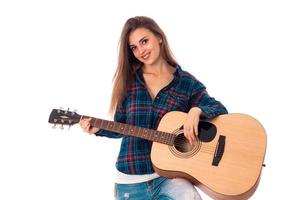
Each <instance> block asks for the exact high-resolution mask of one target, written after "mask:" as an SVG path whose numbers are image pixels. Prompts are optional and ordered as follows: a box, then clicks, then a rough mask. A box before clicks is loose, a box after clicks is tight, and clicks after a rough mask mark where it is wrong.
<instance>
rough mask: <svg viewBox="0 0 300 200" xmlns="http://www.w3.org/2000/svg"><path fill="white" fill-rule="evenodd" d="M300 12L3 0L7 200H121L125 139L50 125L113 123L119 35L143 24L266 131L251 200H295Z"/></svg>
mask: <svg viewBox="0 0 300 200" xmlns="http://www.w3.org/2000/svg"><path fill="white" fill-rule="evenodd" d="M108 2H109V3H108ZM299 10H300V7H299V5H298V4H297V3H296V1H289V0H285V1H276V0H273V1H264V0H259V1H256V0H254V1H205V2H200V1H183V0H182V1H174V0H172V1H171V0H170V1H156V0H152V1H142V0H138V1H136V0H134V1H130V0H129V1H121V0H120V1H116V0H110V1H107V2H105V3H104V2H100V1H96V0H95V1H79V0H77V1H74V0H73V1H67V0H52V1H37V0H36V1H34V0H28V1H16V0H9V1H8V0H4V1H1V3H0V67H1V68H0V69H1V73H0V87H1V97H0V101H1V104H0V113H1V115H0V123H1V129H0V133H1V134H0V199H3V200H10V199H32V200H39V199H43V200H48V199H49V200H53V199H90V200H92V199H95V200H96V199H113V177H114V174H113V173H114V171H113V167H114V162H115V159H116V156H117V153H118V148H119V140H113V139H107V138H100V137H95V136H90V135H87V134H85V133H83V132H82V131H81V129H80V128H79V127H78V126H77V125H76V126H73V127H72V128H71V129H70V130H69V131H68V130H63V131H62V130H60V129H55V130H54V129H52V128H51V125H49V124H48V122H47V121H48V116H49V114H50V112H51V110H52V108H59V107H60V106H62V107H64V108H68V107H70V108H76V109H78V110H79V111H78V113H79V114H86V115H90V116H94V117H99V118H105V119H110V117H109V116H108V114H107V113H108V107H109V101H110V93H111V81H112V77H113V74H114V71H115V66H116V62H117V46H118V41H119V36H120V33H121V29H122V26H123V24H124V23H125V21H126V20H127V19H128V18H129V17H133V16H136V15H146V16H149V17H152V18H153V19H154V20H156V21H157V23H158V24H159V25H160V26H161V28H162V29H163V30H164V31H165V33H166V35H167V37H168V39H169V42H170V45H171V48H172V50H173V52H174V55H175V57H176V58H177V60H178V62H179V63H180V64H181V66H182V67H183V69H185V70H187V71H189V72H191V73H192V74H193V75H195V76H196V77H197V78H198V79H199V80H200V81H202V82H203V83H204V84H205V85H206V86H207V89H208V92H209V93H210V95H211V96H214V97H215V98H216V99H218V100H221V101H222V102H223V104H224V105H226V107H227V108H228V110H229V112H241V113H247V114H250V115H252V116H254V117H256V118H257V119H258V120H259V121H261V123H262V124H263V125H264V127H265V129H266V131H267V135H268V146H267V153H266V158H265V163H266V167H265V168H264V169H263V173H262V177H261V182H260V185H259V187H258V189H257V191H256V193H255V194H254V195H253V197H252V199H295V198H297V196H298V184H297V182H298V181H299V178H300V177H299V168H300V165H299V162H298V161H299V157H298V154H297V153H298V152H299V149H298V148H299V146H300V145H299V143H300V141H299V140H300V136H299V134H300V133H299V129H298V119H299V117H298V113H299V111H300V110H299V100H300V99H299V89H298V86H299V84H300V82H299V80H298V77H299V72H298V71H297V69H296V68H297V67H299V66H300V61H299V56H300V39H299V38H300V37H299V36H300V30H299V25H300V20H299V19H300V14H299V13H300V12H299ZM201 194H202V197H203V198H204V199H210V198H209V197H207V196H206V195H205V194H203V193H201Z"/></svg>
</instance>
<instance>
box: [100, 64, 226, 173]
mask: <svg viewBox="0 0 300 200" xmlns="http://www.w3.org/2000/svg"><path fill="white" fill-rule="evenodd" d="M192 107H200V108H201V110H202V114H201V116H200V117H201V119H204V120H206V119H211V118H214V117H216V116H218V115H221V114H226V113H227V110H226V108H225V107H224V106H223V105H222V104H221V103H220V102H219V101H216V100H215V99H214V98H212V97H210V96H209V95H208V93H207V92H206V88H205V86H204V85H203V84H202V83H200V82H199V81H198V80H197V79H196V78H195V77H193V76H192V75H191V74H189V73H188V72H186V71H183V70H182V69H181V67H180V66H177V68H176V72H175V73H174V78H173V80H172V81H171V82H170V83H169V84H168V85H167V86H166V87H164V88H163V89H161V90H160V91H159V93H158V94H157V96H156V97H155V99H154V100H152V99H151V97H150V94H149V92H148V90H147V89H146V86H145V81H144V78H143V74H142V70H141V69H139V70H137V72H136V74H135V78H134V80H133V83H132V84H131V85H130V87H129V90H128V92H127V96H126V98H125V99H124V101H123V104H122V105H120V106H118V108H117V110H116V113H115V116H114V120H115V121H117V122H121V123H126V124H130V125H134V126H139V127H144V128H150V129H157V127H158V124H159V122H160V120H161V118H162V117H163V116H164V114H166V113H167V112H170V111H174V110H176V111H182V112H188V111H189V110H190V108H192ZM96 135H97V136H106V137H110V138H121V137H122V138H123V139H122V143H121V148H120V152H119V156H118V159H117V162H116V167H117V169H118V170H119V171H120V172H123V173H125V174H150V173H153V172H154V170H153V168H152V164H151V160H150V151H151V146H152V142H151V141H147V140H145V139H141V138H137V137H132V136H123V135H120V134H118V133H114V132H110V131H106V130H100V131H98V132H97V133H96Z"/></svg>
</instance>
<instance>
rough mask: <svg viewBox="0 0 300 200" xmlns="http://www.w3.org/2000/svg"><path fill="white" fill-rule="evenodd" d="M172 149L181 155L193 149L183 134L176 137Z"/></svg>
mask: <svg viewBox="0 0 300 200" xmlns="http://www.w3.org/2000/svg"><path fill="white" fill-rule="evenodd" d="M174 147H175V149H176V150H177V151H179V152H181V153H187V152H189V151H191V150H192V149H193V146H192V145H190V143H189V141H188V140H187V139H186V137H185V136H184V134H183V133H181V134H179V135H177V136H176V138H175V141H174Z"/></svg>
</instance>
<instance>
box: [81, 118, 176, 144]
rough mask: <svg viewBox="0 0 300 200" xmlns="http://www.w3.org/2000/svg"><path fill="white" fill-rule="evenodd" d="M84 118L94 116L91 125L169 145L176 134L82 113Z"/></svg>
mask: <svg viewBox="0 0 300 200" xmlns="http://www.w3.org/2000/svg"><path fill="white" fill-rule="evenodd" d="M82 118H92V120H91V125H92V126H94V127H97V128H100V129H104V130H107V131H112V132H116V133H119V134H122V135H127V136H134V137H139V138H143V139H146V140H150V141H153V142H158V143H163V144H167V145H173V143H174V140H175V135H174V134H171V133H166V132H161V131H156V130H152V129H147V128H142V127H137V126H132V125H128V124H124V123H119V122H114V121H108V120H103V119H97V118H93V117H88V116H84V115H82Z"/></svg>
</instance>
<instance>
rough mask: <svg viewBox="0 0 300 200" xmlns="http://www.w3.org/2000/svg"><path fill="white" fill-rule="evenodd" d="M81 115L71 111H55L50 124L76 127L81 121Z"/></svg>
mask: <svg viewBox="0 0 300 200" xmlns="http://www.w3.org/2000/svg"><path fill="white" fill-rule="evenodd" d="M80 118H81V115H78V114H77V113H76V112H72V111H69V110H61V109H53V110H52V112H51V114H50V116H49V120H48V122H49V123H51V124H54V126H55V125H56V124H61V125H70V126H71V125H74V124H77V123H78V122H79V121H80Z"/></svg>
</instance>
